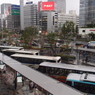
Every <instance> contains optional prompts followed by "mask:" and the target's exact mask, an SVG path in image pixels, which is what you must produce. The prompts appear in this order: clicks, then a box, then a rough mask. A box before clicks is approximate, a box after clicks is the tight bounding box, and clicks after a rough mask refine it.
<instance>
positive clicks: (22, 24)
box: [20, 0, 24, 30]
mask: <svg viewBox="0 0 95 95" xmlns="http://www.w3.org/2000/svg"><path fill="white" fill-rule="evenodd" d="M23 6H24V0H20V29H21V30H24V7H23Z"/></svg>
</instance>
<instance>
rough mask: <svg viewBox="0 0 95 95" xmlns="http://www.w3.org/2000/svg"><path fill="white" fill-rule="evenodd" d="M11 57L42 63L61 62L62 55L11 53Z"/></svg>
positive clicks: (21, 60)
mask: <svg viewBox="0 0 95 95" xmlns="http://www.w3.org/2000/svg"><path fill="white" fill-rule="evenodd" d="M11 57H12V58H14V59H15V60H18V61H20V62H22V63H27V64H40V63H42V62H44V61H48V62H55V63H60V62H61V57H60V56H56V57H55V56H42V55H26V54H13V55H11Z"/></svg>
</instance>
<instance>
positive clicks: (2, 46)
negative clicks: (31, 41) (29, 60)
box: [0, 45, 23, 49]
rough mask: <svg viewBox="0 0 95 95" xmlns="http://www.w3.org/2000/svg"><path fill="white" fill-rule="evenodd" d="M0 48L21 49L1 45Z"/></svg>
mask: <svg viewBox="0 0 95 95" xmlns="http://www.w3.org/2000/svg"><path fill="white" fill-rule="evenodd" d="M0 48H10V49H23V47H16V46H2V45H0Z"/></svg>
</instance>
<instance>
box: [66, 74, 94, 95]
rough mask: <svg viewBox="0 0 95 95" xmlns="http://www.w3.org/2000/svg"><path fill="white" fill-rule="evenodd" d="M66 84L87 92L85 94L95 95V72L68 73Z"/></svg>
mask: <svg viewBox="0 0 95 95" xmlns="http://www.w3.org/2000/svg"><path fill="white" fill-rule="evenodd" d="M66 84H68V85H69V86H71V87H74V88H76V89H77V90H80V91H81V92H84V93H87V95H95V74H88V73H83V74H76V73H70V74H69V75H68V76H67V79H66Z"/></svg>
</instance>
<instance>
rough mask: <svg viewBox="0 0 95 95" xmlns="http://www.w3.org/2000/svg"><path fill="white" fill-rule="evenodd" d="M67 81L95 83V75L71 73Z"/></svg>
mask: <svg viewBox="0 0 95 95" xmlns="http://www.w3.org/2000/svg"><path fill="white" fill-rule="evenodd" d="M67 80H78V81H90V82H95V75H94V74H86V73H83V74H76V73H70V74H69V75H68V76H67Z"/></svg>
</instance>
